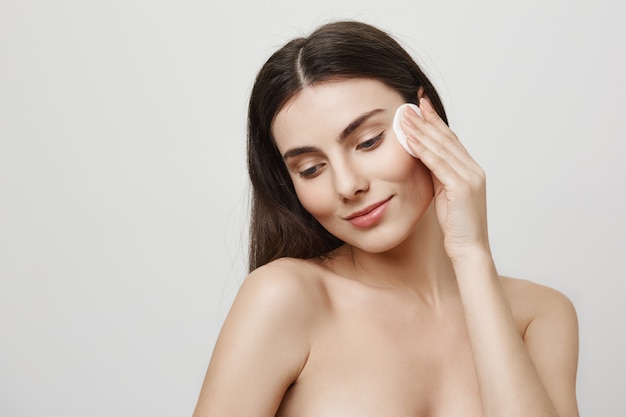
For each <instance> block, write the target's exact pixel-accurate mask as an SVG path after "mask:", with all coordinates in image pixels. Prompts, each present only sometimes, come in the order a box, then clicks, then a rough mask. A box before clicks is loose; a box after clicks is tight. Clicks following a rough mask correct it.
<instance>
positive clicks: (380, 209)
mask: <svg viewBox="0 0 626 417" xmlns="http://www.w3.org/2000/svg"><path fill="white" fill-rule="evenodd" d="M389 200H391V197H389V198H388V199H386V200H383V201H379V202H378V203H375V204H372V205H370V206H367V207H366V208H364V209H362V210H359V211H356V212H354V213H352V214H350V215H349V216H348V217H346V218H345V219H346V220H348V221H349V222H350V223H352V224H353V225H354V226H356V227H360V228H368V227H372V226H374V225H375V224H377V223H378V222H380V221H381V220H382V218H383V217H384V215H385V212H386V211H387V206H388V203H389Z"/></svg>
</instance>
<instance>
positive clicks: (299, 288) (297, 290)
mask: <svg viewBox="0 0 626 417" xmlns="http://www.w3.org/2000/svg"><path fill="white" fill-rule="evenodd" d="M325 299H326V288H325V286H324V284H323V280H322V279H320V271H319V267H317V265H316V264H315V263H314V262H313V261H308V260H302V259H293V258H281V259H278V260H276V261H273V262H270V263H269V264H267V265H264V266H262V267H259V268H257V269H256V270H254V271H253V272H252V273H250V275H248V277H247V278H246V279H245V280H244V282H243V284H242V285H241V288H240V290H239V294H238V295H237V298H236V300H235V303H236V304H239V306H240V307H243V308H246V307H250V308H252V309H253V310H255V311H256V312H259V311H265V312H266V313H267V312H270V313H271V312H274V313H275V314H276V315H278V316H279V317H283V318H285V319H289V320H290V321H293V320H294V319H296V318H301V319H311V318H313V317H312V316H313V315H315V314H316V313H317V312H319V310H320V309H322V308H323V307H324V305H325Z"/></svg>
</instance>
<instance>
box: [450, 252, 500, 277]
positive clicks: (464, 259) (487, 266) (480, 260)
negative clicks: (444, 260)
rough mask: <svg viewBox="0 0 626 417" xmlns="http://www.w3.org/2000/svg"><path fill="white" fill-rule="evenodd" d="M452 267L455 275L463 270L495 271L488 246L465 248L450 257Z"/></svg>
mask: <svg viewBox="0 0 626 417" xmlns="http://www.w3.org/2000/svg"><path fill="white" fill-rule="evenodd" d="M451 261H452V267H453V268H454V270H455V272H456V273H457V275H458V274H459V273H464V272H476V271H485V272H486V271H491V270H493V271H494V272H495V263H494V261H493V256H492V255H491V250H490V249H489V247H488V246H487V247H485V246H476V247H471V248H467V249H465V250H464V251H463V252H461V253H457V254H455V256H454V257H453V258H451Z"/></svg>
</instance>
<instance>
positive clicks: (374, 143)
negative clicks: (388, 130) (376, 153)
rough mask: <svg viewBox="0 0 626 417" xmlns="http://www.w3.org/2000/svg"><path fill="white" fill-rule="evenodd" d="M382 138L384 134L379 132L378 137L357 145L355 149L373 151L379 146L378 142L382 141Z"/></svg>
mask: <svg viewBox="0 0 626 417" xmlns="http://www.w3.org/2000/svg"><path fill="white" fill-rule="evenodd" d="M384 136H385V132H384V131H383V132H380V134H379V135H378V136H376V137H374V138H371V139H368V140H365V141H363V142H361V143H359V144H358V145H357V146H356V148H357V149H363V150H370V149H375V148H376V147H377V146H378V145H379V144H380V141H381V140H382V139H383V137H384Z"/></svg>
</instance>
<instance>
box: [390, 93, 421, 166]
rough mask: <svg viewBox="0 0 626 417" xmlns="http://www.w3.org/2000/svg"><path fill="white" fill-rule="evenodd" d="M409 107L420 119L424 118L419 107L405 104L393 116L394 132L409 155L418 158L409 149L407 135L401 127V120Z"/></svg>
mask: <svg viewBox="0 0 626 417" xmlns="http://www.w3.org/2000/svg"><path fill="white" fill-rule="evenodd" d="M407 106H408V107H410V108H412V109H413V110H415V113H417V115H418V116H419V117H422V112H421V111H420V109H419V107H417V106H416V105H415V104H413V103H404V104H403V105H401V106H400V107H398V109H397V110H396V114H395V116H393V131H394V133H395V134H396V138H397V139H398V142H400V145H402V147H403V148H404V150H406V151H407V152H408V153H409V155H411V156H413V157H415V158H417V155H415V154H414V153H413V151H412V150H411V148H409V144H408V143H407V138H406V135H405V134H404V132H403V131H402V127H400V120H401V119H402V112H403V111H404V109H405V108H406V107H407Z"/></svg>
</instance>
